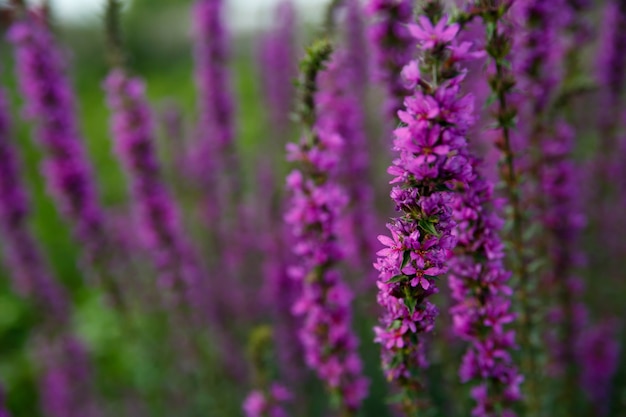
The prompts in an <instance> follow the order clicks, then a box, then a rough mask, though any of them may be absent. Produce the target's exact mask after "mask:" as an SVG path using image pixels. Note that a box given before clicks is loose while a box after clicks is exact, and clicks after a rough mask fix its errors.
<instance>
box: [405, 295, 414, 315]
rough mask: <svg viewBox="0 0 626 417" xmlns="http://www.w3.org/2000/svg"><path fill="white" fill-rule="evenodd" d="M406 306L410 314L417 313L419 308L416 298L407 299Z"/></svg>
mask: <svg viewBox="0 0 626 417" xmlns="http://www.w3.org/2000/svg"><path fill="white" fill-rule="evenodd" d="M404 304H405V305H406V306H407V308H408V309H409V313H411V314H413V313H414V312H415V307H416V306H417V300H416V299H415V298H405V299H404Z"/></svg>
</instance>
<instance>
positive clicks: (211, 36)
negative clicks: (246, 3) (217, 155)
mask: <svg viewBox="0 0 626 417" xmlns="http://www.w3.org/2000/svg"><path fill="white" fill-rule="evenodd" d="M223 8H224V1H223V0H197V1H196V3H195V5H194V8H193V18H194V35H195V41H196V46H195V55H194V56H195V60H196V82H197V84H198V87H199V89H200V91H199V94H200V97H199V99H200V103H199V107H200V112H201V114H200V119H201V122H200V123H201V126H202V128H203V129H208V131H204V132H203V135H204V136H205V137H203V138H201V140H210V141H214V142H215V143H216V145H217V149H225V148H228V147H230V146H232V144H233V143H232V142H233V139H234V137H235V132H234V124H233V114H234V104H233V100H232V95H231V92H230V79H229V75H228V74H229V73H228V69H227V67H226V64H227V63H228V59H229V56H228V37H227V33H226V29H225V28H224V25H223V22H222V12H223Z"/></svg>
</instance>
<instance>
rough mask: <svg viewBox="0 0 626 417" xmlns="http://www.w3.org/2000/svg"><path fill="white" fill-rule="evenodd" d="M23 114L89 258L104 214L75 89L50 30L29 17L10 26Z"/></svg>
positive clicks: (99, 238)
mask: <svg viewBox="0 0 626 417" xmlns="http://www.w3.org/2000/svg"><path fill="white" fill-rule="evenodd" d="M8 36H9V39H10V40H11V42H13V44H14V45H15V60H16V65H17V76H18V80H19V84H20V88H21V91H22V94H23V95H24V97H25V100H26V107H25V114H26V116H27V117H28V118H30V119H33V120H34V121H36V129H37V130H36V137H37V139H38V141H39V143H40V144H41V146H42V147H43V148H44V150H45V151H46V159H45V160H44V162H43V172H44V175H45V178H46V180H47V181H48V190H49V192H50V193H51V195H52V196H53V197H54V198H55V200H56V202H57V204H58V206H59V210H60V211H61V213H62V214H63V216H65V217H66V219H67V220H68V222H70V223H71V224H72V225H73V227H74V231H75V234H76V236H77V237H78V239H80V241H81V243H82V244H84V245H85V246H86V251H87V255H88V258H89V260H91V259H93V258H94V256H95V255H97V254H99V251H100V250H102V245H103V213H102V209H101V207H100V204H99V202H98V199H97V193H96V188H95V181H94V179H93V176H92V172H91V167H90V166H89V162H88V160H87V155H86V153H85V150H84V148H83V143H82V140H83V139H82V137H81V135H80V132H79V128H78V121H77V118H76V111H75V103H74V93H73V91H72V89H71V87H70V85H69V82H68V80H67V78H66V76H65V74H64V65H63V57H62V53H61V51H60V50H59V47H58V46H57V45H56V43H55V41H54V39H53V36H52V34H51V33H50V32H49V30H48V28H47V27H46V25H45V24H43V23H42V22H38V21H36V19H35V18H34V17H33V16H27V17H25V18H24V19H22V20H18V21H17V22H16V23H14V24H13V26H12V27H11V28H10V30H9V35H8Z"/></svg>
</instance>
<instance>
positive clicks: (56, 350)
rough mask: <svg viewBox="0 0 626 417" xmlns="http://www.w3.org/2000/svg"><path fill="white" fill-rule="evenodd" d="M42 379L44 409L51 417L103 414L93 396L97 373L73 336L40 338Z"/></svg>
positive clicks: (83, 348)
mask: <svg viewBox="0 0 626 417" xmlns="http://www.w3.org/2000/svg"><path fill="white" fill-rule="evenodd" d="M38 354H39V360H40V361H41V362H42V365H43V368H44V375H43V377H42V378H41V380H40V381H39V384H40V387H39V390H40V392H41V403H42V409H43V410H45V413H46V416H50V417H100V416H101V409H100V407H98V404H97V403H96V401H95V399H94V397H93V392H92V391H93V389H94V384H93V381H94V375H93V373H92V369H91V363H90V358H89V355H88V353H87V351H86V350H85V347H84V346H83V344H82V343H81V342H80V341H78V340H77V339H75V338H73V337H71V336H60V337H57V338H55V339H54V340H51V341H50V340H45V341H41V348H40V349H39V352H38Z"/></svg>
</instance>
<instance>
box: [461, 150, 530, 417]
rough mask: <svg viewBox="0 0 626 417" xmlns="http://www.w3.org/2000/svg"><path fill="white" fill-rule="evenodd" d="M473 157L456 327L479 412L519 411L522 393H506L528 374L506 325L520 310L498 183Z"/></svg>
mask: <svg viewBox="0 0 626 417" xmlns="http://www.w3.org/2000/svg"><path fill="white" fill-rule="evenodd" d="M470 161H471V165H472V167H473V172H474V175H473V177H472V179H471V180H470V181H469V182H468V183H467V184H461V185H460V186H459V188H460V193H459V195H458V196H457V199H456V202H455V206H454V214H453V217H454V219H455V220H456V222H457V228H456V230H455V234H456V237H457V240H458V243H457V246H456V248H455V251H454V254H453V256H452V258H451V259H450V274H449V285H450V289H451V292H452V297H453V299H454V301H455V302H456V304H455V305H454V306H452V308H451V309H450V313H451V314H452V319H453V324H454V327H453V329H454V331H455V333H456V334H457V336H459V337H460V338H461V339H463V340H466V341H468V342H469V343H470V346H469V347H468V350H467V352H466V354H465V356H464V357H463V361H462V365H461V369H460V371H459V375H460V377H461V380H462V381H463V382H468V381H476V382H477V383H478V385H477V386H476V387H474V388H473V389H472V397H473V398H474V399H475V400H476V402H477V405H476V407H475V408H474V410H473V412H472V415H473V416H477V417H492V416H493V417H495V416H496V415H500V413H501V412H506V413H509V415H514V413H513V411H512V410H511V408H510V407H511V405H512V404H511V403H512V402H513V401H516V400H517V399H519V395H516V396H513V395H509V396H506V395H503V393H504V392H507V391H508V392H518V391H519V384H520V383H521V381H522V378H521V377H520V376H519V374H518V373H517V369H516V367H515V365H514V363H513V361H512V358H511V354H510V352H511V350H512V349H514V348H515V347H516V345H515V334H514V332H513V331H507V330H506V326H507V325H509V324H510V323H511V322H513V320H514V319H515V315H514V314H513V313H511V311H510V307H511V301H510V296H511V291H510V289H509V287H508V285H507V284H508V281H509V278H510V276H511V274H510V272H509V271H507V270H506V269H505V267H504V263H503V259H504V245H503V243H502V240H501V238H500V236H499V232H500V227H501V226H502V221H501V220H500V219H499V218H498V217H497V215H496V213H495V211H494V207H493V195H492V192H493V185H491V184H489V183H488V182H486V181H485V179H484V178H483V177H482V176H481V173H480V171H479V163H478V161H477V160H476V159H475V158H471V159H470ZM487 387H489V389H487ZM490 410H499V411H498V412H495V411H490Z"/></svg>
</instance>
